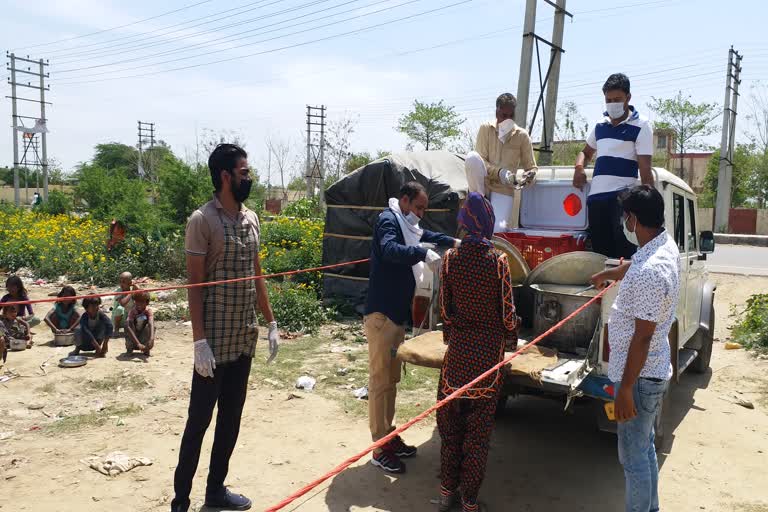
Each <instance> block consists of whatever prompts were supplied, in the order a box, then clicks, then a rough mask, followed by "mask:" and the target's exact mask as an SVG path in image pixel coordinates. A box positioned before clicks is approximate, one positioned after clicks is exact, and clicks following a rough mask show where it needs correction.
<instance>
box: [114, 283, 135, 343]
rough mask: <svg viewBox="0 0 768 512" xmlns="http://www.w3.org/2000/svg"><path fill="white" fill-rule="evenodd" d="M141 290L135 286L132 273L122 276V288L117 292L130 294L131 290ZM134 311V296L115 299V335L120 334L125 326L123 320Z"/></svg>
mask: <svg viewBox="0 0 768 512" xmlns="http://www.w3.org/2000/svg"><path fill="white" fill-rule="evenodd" d="M138 289H139V288H138V287H136V286H134V285H133V276H132V275H131V273H130V272H123V273H122V274H120V288H118V289H117V290H115V291H117V292H128V291H131V290H138ZM132 309H133V294H132V293H127V294H125V295H118V296H116V297H115V304H114V306H112V323H113V324H114V326H115V332H114V334H115V335H117V334H119V333H120V327H122V325H123V320H125V319H126V318H127V313H128V312H129V311H131V310H132Z"/></svg>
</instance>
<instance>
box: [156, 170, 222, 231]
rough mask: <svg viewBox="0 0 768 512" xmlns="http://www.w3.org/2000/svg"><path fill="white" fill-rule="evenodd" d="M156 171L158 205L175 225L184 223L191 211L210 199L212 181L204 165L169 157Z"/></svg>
mask: <svg viewBox="0 0 768 512" xmlns="http://www.w3.org/2000/svg"><path fill="white" fill-rule="evenodd" d="M158 174H159V178H160V183H159V191H160V197H159V204H160V207H161V208H162V210H163V212H164V213H165V214H166V215H167V216H168V218H170V219H172V220H173V221H174V222H175V223H176V224H177V225H181V226H183V225H184V224H186V222H187V219H188V218H189V216H190V215H191V214H192V212H193V211H195V209H197V208H199V207H200V206H201V205H203V204H205V203H206V202H207V201H209V200H210V199H211V194H212V193H213V185H211V175H210V173H209V172H208V169H206V168H205V167H202V166H200V167H198V168H197V169H194V168H191V167H189V166H188V165H186V164H184V163H183V162H180V161H178V160H175V159H171V158H170V157H169V158H168V161H166V162H163V163H162V164H161V165H160V168H159V171H158Z"/></svg>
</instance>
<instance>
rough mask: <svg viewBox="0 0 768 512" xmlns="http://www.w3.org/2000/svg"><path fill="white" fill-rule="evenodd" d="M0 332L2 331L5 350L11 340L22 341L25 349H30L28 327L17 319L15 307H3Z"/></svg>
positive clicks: (17, 313)
mask: <svg viewBox="0 0 768 512" xmlns="http://www.w3.org/2000/svg"><path fill="white" fill-rule="evenodd" d="M0 330H2V331H3V335H4V338H5V342H6V347H7V348H10V344H11V339H17V340H24V341H26V342H27V348H32V335H31V334H30V332H29V326H28V325H27V323H26V322H24V321H23V320H21V319H20V318H19V310H18V309H16V306H3V317H2V319H0Z"/></svg>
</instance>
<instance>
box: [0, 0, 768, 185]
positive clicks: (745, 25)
mask: <svg viewBox="0 0 768 512" xmlns="http://www.w3.org/2000/svg"><path fill="white" fill-rule="evenodd" d="M567 8H568V10H569V11H571V12H572V13H574V15H575V16H574V18H573V20H572V21H566V25H565V36H564V44H563V46H564V48H565V50H566V53H565V54H564V55H563V60H562V76H561V85H560V104H562V102H563V101H565V100H572V101H575V102H576V103H577V104H578V107H579V110H580V112H581V114H582V115H584V116H585V117H586V118H588V119H589V120H593V119H596V118H597V117H598V116H599V115H600V114H601V111H602V95H601V92H600V86H601V84H602V82H603V81H604V80H605V78H606V77H607V76H608V75H609V74H610V73H613V72H617V71H623V72H625V73H627V74H628V75H629V76H630V78H631V79H632V89H633V103H634V104H635V105H636V106H637V108H638V110H640V111H641V112H646V113H647V106H646V105H647V103H648V101H650V98H651V97H652V96H657V97H665V96H671V95H673V94H675V93H676V92H677V90H683V91H684V92H685V93H688V94H691V95H692V96H693V98H694V100H696V101H708V102H716V103H718V104H721V103H722V101H723V95H724V82H725V65H726V59H727V52H728V48H729V46H730V45H734V47H735V48H736V49H738V50H739V51H741V52H742V53H743V54H744V61H743V68H744V71H743V74H742V77H743V79H744V82H743V83H742V92H743V94H742V97H741V100H740V108H739V110H740V111H741V112H742V113H746V112H747V110H748V107H749V91H750V87H751V86H753V85H754V84H756V83H757V81H758V80H762V81H763V83H768V38H766V35H765V19H766V17H767V15H768V6H766V4H765V2H763V1H760V0H736V1H732V2H722V1H716V0H663V1H658V0H657V1H653V0H650V1H642V0H615V1H608V0H602V1H600V0H569V1H568V3H567ZM174 10H175V11H176V12H170V11H174ZM524 12H525V1H524V0H505V1H502V0H260V1H254V0H208V1H203V0H166V1H164V2H150V1H148V0H135V1H132V2H118V1H116V0H99V1H96V0H37V1H35V2H7V3H6V5H4V7H3V16H2V21H0V41H1V42H2V44H1V45H0V47H2V48H4V49H7V50H11V51H15V52H16V53H17V54H18V55H22V56H26V55H27V54H28V55H30V57H33V58H46V59H49V60H50V67H49V69H48V70H49V71H50V74H51V77H50V85H51V91H50V92H49V93H48V98H49V100H50V101H51V102H52V103H53V105H52V106H50V107H49V108H48V118H49V129H50V134H49V151H48V154H49V156H51V157H54V158H56V159H57V160H59V161H60V162H61V163H62V164H63V166H64V168H65V169H66V170H71V169H72V168H73V167H74V166H76V165H77V163H78V162H81V161H86V160H88V159H89V158H91V156H92V154H93V146H94V145H96V144H98V143H101V142H109V141H118V142H123V143H126V144H136V140H137V133H136V122H137V120H142V121H148V122H149V121H151V122H154V123H156V129H157V136H158V138H160V139H163V140H165V141H166V142H168V143H169V144H170V145H171V147H172V149H173V150H174V151H175V152H176V153H177V154H178V155H180V156H182V157H185V156H190V155H192V154H193V152H194V147H195V140H196V133H197V134H198V135H199V134H202V132H203V130H205V129H209V130H213V131H215V132H221V131H225V130H229V131H232V132H235V133H238V134H239V136H240V137H241V138H242V139H243V140H244V141H245V143H246V147H247V149H248V150H249V151H250V152H251V154H252V159H251V160H252V163H253V164H255V165H256V166H257V167H259V166H260V165H261V164H262V162H263V161H264V159H265V155H266V150H265V141H266V139H267V138H268V137H273V138H281V139H289V140H291V141H292V143H293V145H294V146H295V147H296V152H297V155H300V154H302V149H301V144H302V139H301V137H302V130H304V129H305V117H304V115H305V108H306V105H307V104H312V105H319V104H325V105H327V106H328V112H329V117H330V119H338V118H341V117H344V116H351V117H354V118H356V119H358V120H359V122H358V125H357V130H356V133H355V134H354V135H353V140H352V147H353V149H354V150H358V151H359V150H368V151H375V150H377V149H384V150H389V151H396V150H401V149H403V147H404V146H405V142H406V141H405V139H404V138H403V136H401V135H400V134H398V133H397V132H396V131H395V130H394V126H395V124H396V120H397V118H398V117H399V116H400V115H402V114H403V113H404V112H406V111H407V110H408V108H409V106H410V104H411V103H412V101H413V99H414V98H419V99H422V100H439V99H444V100H446V102H447V103H449V104H452V105H455V106H456V108H457V110H458V111H459V112H460V113H461V114H462V115H463V116H464V117H466V118H467V127H468V128H470V129H471V130H472V131H475V130H476V129H477V126H478V125H479V123H481V122H482V121H484V120H488V119H490V118H491V117H492V116H493V110H494V100H495V98H496V96H497V95H498V94H499V93H501V92H504V91H509V92H512V93H513V94H516V93H517V75H518V70H519V59H520V46H521V39H522V38H521V36H522V21H523V16H524ZM553 12H554V10H553V8H552V7H550V6H549V5H548V4H546V3H545V2H543V1H539V3H538V16H537V18H538V19H537V28H536V30H537V33H539V34H540V35H541V36H543V37H546V38H549V37H550V36H551V31H552V15H553ZM149 18H154V19H149ZM542 50H544V48H543V47H542ZM543 57H544V58H547V57H548V53H547V52H546V51H545V52H544V53H543ZM6 74H7V73H5V72H4V73H3V74H0V77H2V87H3V94H2V96H3V98H2V99H0V115H2V116H4V117H5V119H6V120H7V122H6V123H5V124H4V126H6V127H7V128H5V130H3V132H2V133H0V165H11V164H12V161H13V156H12V144H11V140H12V139H11V136H12V134H11V129H10V127H9V126H10V123H11V117H10V114H11V105H10V101H9V100H7V99H5V98H4V96H6V95H10V86H8V85H7V84H6V79H5V75H6ZM537 80H538V76H537V74H536V70H535V69H534V75H533V84H532V85H531V95H532V98H531V101H533V100H534V99H535V94H536V92H537V91H538V81H537ZM20 91H23V92H24V93H25V94H28V95H29V94H34V92H35V91H32V90H26V89H25V90H20ZM31 107H34V105H24V109H25V111H24V112H21V113H26V114H28V115H34V114H33V113H32V111H31V110H29V109H30V108H31ZM716 123H717V124H718V125H719V123H720V121H719V120H718V121H716ZM739 123H740V125H739V137H738V138H740V139H744V138H745V133H744V131H745V130H747V129H748V122H747V120H746V118H745V116H741V117H740V118H739ZM718 140H719V138H717V137H715V138H714V139H713V140H712V142H713V143H717V141H718Z"/></svg>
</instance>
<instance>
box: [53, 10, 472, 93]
mask: <svg viewBox="0 0 768 512" xmlns="http://www.w3.org/2000/svg"><path fill="white" fill-rule="evenodd" d="M422 1H424V0H407V1H406V2H403V3H401V4H398V5H395V6H392V7H385V8H382V9H379V10H377V11H372V12H368V13H365V14H359V15H357V16H351V17H349V18H346V19H342V20H336V21H333V22H330V23H326V24H324V25H318V26H315V27H311V28H308V29H303V30H297V31H295V32H291V33H288V34H282V35H278V36H274V37H269V38H266V39H261V40H259V41H254V42H251V43H245V44H241V45H237V46H233V47H230V48H226V49H220V50H213V51H209V52H204V53H199V54H197V55H188V56H185V57H178V58H175V59H169V60H164V61H160V62H153V63H150V64H144V65H141V66H134V67H129V68H124V69H118V70H113V71H103V72H100V73H91V74H87V75H80V76H75V77H71V78H77V79H82V78H90V77H97V76H104V75H109V74H112V73H115V72H117V73H121V72H125V71H135V70H138V69H146V68H151V67H155V66H158V65H162V64H171V63H173V62H181V61H184V60H189V59H196V58H198V57H205V56H208V55H215V54H218V53H222V52H229V51H232V50H237V49H239V48H245V47H248V46H254V45H257V44H261V43H266V42H269V41H275V40H278V39H282V38H285V37H290V36H294V35H298V34H303V33H306V32H312V31H315V30H319V29H321V28H327V27H330V26H333V25H338V24H340V23H346V22H348V21H352V20H355V19H359V18H365V17H367V16H371V15H374V14H381V13H383V12H387V11H391V10H394V9H397V8H399V7H403V6H406V5H410V4H414V3H418V2H422ZM466 1H467V2H469V1H471V0H466ZM379 3H381V2H379ZM354 10H357V9H352V10H350V11H354ZM303 24H306V22H304V23H299V25H303ZM64 83H68V82H64Z"/></svg>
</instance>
